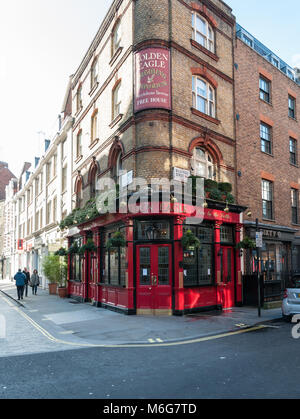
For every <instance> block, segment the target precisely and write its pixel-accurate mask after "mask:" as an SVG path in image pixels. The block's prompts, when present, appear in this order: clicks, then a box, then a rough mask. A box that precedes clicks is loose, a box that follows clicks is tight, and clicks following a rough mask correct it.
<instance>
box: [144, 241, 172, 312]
mask: <svg viewBox="0 0 300 419" xmlns="http://www.w3.org/2000/svg"><path fill="white" fill-rule="evenodd" d="M136 276H137V278H136V305H137V314H148V315H164V314H165V315H171V314H172V247H171V245H163V244H161V245H139V246H137V269H136Z"/></svg>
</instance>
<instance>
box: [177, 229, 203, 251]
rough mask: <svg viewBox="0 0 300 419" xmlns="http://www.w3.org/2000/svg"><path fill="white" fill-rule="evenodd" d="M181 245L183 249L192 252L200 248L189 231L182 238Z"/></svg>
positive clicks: (195, 238) (199, 243)
mask: <svg viewBox="0 0 300 419" xmlns="http://www.w3.org/2000/svg"><path fill="white" fill-rule="evenodd" d="M181 245H182V247H183V249H186V250H194V249H198V248H199V247H201V242H200V240H199V239H198V238H197V237H196V236H195V234H194V233H193V232H192V231H191V230H187V231H186V232H185V233H184V235H183V236H182V239H181Z"/></svg>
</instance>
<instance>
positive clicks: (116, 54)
mask: <svg viewBox="0 0 300 419" xmlns="http://www.w3.org/2000/svg"><path fill="white" fill-rule="evenodd" d="M122 51H123V47H119V48H118V49H117V51H116V52H115V53H114V55H113V56H112V57H111V60H110V62H109V65H110V66H112V65H113V64H114V62H115V61H116V59H117V58H118V56H119V55H120V54H121V52H122Z"/></svg>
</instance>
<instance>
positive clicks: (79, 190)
mask: <svg viewBox="0 0 300 419" xmlns="http://www.w3.org/2000/svg"><path fill="white" fill-rule="evenodd" d="M75 194H76V208H80V207H81V204H82V199H83V196H82V176H81V174H80V171H78V175H77V178H76V180H75Z"/></svg>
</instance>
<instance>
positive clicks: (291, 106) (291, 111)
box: [289, 96, 296, 119]
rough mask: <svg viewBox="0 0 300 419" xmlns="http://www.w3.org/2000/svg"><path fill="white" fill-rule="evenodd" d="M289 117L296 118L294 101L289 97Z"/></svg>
mask: <svg viewBox="0 0 300 419" xmlns="http://www.w3.org/2000/svg"><path fill="white" fill-rule="evenodd" d="M289 117H290V118H293V119H295V118H296V99H295V98H294V97H292V96H289Z"/></svg>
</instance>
